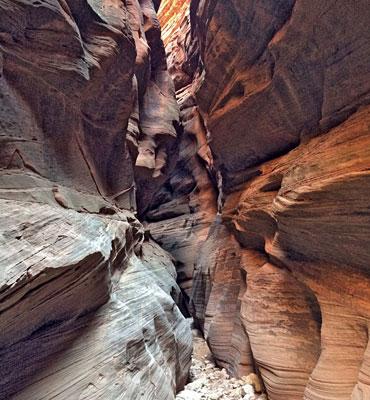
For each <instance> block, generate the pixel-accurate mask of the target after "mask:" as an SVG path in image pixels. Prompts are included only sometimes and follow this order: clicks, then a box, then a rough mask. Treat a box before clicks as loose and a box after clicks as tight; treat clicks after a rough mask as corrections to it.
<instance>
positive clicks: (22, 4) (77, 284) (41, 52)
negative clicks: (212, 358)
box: [0, 0, 191, 400]
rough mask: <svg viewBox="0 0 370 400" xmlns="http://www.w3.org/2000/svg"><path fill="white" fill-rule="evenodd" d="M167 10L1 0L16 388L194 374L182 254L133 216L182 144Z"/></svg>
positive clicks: (112, 389) (3, 288)
mask: <svg viewBox="0 0 370 400" xmlns="http://www.w3.org/2000/svg"><path fill="white" fill-rule="evenodd" d="M158 6H159V4H158V1H155V2H154V3H153V2H152V1H151V0H148V1H140V2H139V1H137V0H131V1H129V0H128V1H126V2H122V1H121V0H109V1H106V0H97V1H90V0H84V1H78V2H76V1H72V0H67V1H65V0H48V1H46V0H45V1H44V0H40V1H28V0H26V1H23V0H15V1H13V0H11V1H10V0H9V1H8V0H3V1H0V142H1V145H0V220H1V223H0V247H1V250H0V254H1V256H0V331H1V335H0V370H1V377H0V398H2V399H9V398H14V399H27V400H40V399H45V400H46V399H48V400H49V399H51V398H55V399H80V400H82V399H89V400H90V399H98V398H99V399H101V398H104V399H122V400H123V399H125V400H127V399H137V398H140V399H144V398H145V399H174V397H175V393H176V391H177V390H178V389H180V388H181V387H182V386H183V385H184V384H185V382H186V379H187V374H188V370H189V366H190V355H191V333H190V329H189V327H188V325H187V324H186V323H185V321H184V318H183V317H182V315H181V313H180V311H179V309H178V308H177V306H176V303H178V302H179V301H180V292H179V288H178V286H177V284H176V270H175V266H174V263H173V259H172V257H171V256H170V255H169V254H168V253H166V252H165V251H164V250H162V249H161V248H160V247H159V246H158V245H157V244H156V243H155V242H154V241H152V240H151V239H149V236H148V235H146V239H145V240H144V229H143V226H142V225H141V224H140V222H139V221H138V220H137V219H136V217H135V214H136V210H138V213H141V212H143V211H144V210H145V209H146V208H147V207H148V206H149V201H148V198H150V197H151V195H152V194H153V193H154V192H156V191H157V190H158V187H159V186H160V185H161V184H162V183H163V181H165V180H166V179H167V177H168V175H169V173H170V172H171V168H172V165H173V164H174V162H172V161H171V156H172V155H173V154H172V153H173V152H174V148H175V147H176V140H177V139H176V135H177V132H176V126H177V124H178V119H179V111H178V106H177V102H176V99H175V93H174V87H173V83H172V81H171V79H170V76H169V74H168V72H167V67H166V60H165V51H164V46H163V43H162V41H161V38H160V25H159V22H158V18H157V15H156V10H157V9H158ZM171 163H172V164H171ZM137 200H138V201H137Z"/></svg>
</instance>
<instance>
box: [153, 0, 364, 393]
mask: <svg viewBox="0 0 370 400" xmlns="http://www.w3.org/2000/svg"><path fill="white" fill-rule="evenodd" d="M180 3H181V4H177V3H176V2H171V1H163V2H162V6H161V7H162V8H161V9H160V11H159V16H160V20H161V24H162V26H163V29H164V31H165V32H172V37H171V38H166V43H167V44H166V51H167V57H168V68H169V72H170V74H171V76H172V77H173V79H174V83H175V87H176V90H177V97H178V99H179V103H180V117H181V120H182V129H183V138H182V143H183V144H182V146H185V144H184V143H187V142H188V141H190V140H193V142H194V146H193V149H190V147H187V149H188V155H187V156H186V159H187V160H190V159H191V157H192V158H193V159H194V160H196V161H197V162H198V163H199V165H200V166H201V168H202V171H203V172H202V174H203V176H204V179H208V180H209V184H212V187H213V194H212V196H213V207H211V208H210V207H205V206H204V204H205V203H204V202H203V201H202V202H201V204H202V205H203V209H204V214H199V208H193V207H192V204H193V202H194V198H197V199H201V198H202V196H205V195H206V193H207V191H206V190H205V189H204V187H203V186H202V184H201V183H200V182H201V181H200V180H198V178H197V177H199V176H201V173H200V172H199V173H197V174H196V177H194V174H192V173H191V172H188V171H187V169H186V168H181V171H182V173H183V179H182V180H181V181H180V182H176V180H175V179H174V178H172V181H167V183H166V186H164V187H162V188H161V193H162V194H163V193H164V190H165V189H166V190H167V194H168V196H167V197H166V198H165V197H164V196H162V197H161V199H162V200H161V202H157V203H156V204H152V210H151V215H152V216H153V215H156V216H157V217H158V216H160V215H161V213H164V212H165V210H166V208H168V207H171V209H172V205H173V204H176V209H177V214H176V215H171V214H170V213H168V212H166V213H165V214H166V216H165V217H163V214H162V217H158V219H159V220H160V221H157V222H154V223H153V222H152V219H151V218H150V216H149V215H148V221H150V223H149V229H150V230H151V231H152V232H153V235H155V237H156V238H157V239H158V241H159V242H160V243H161V244H162V246H163V247H164V248H165V249H167V250H168V251H170V252H172V254H173V255H174V256H175V258H177V259H178V260H179V261H180V271H186V272H184V273H183V276H184V279H183V280H181V279H180V285H181V286H182V287H183V289H184V290H185V291H186V292H187V293H188V294H189V293H190V299H189V308H190V311H191V312H192V313H193V315H194V318H195V319H196V321H197V322H198V324H199V326H200V327H201V328H202V330H203V332H204V335H205V337H206V338H207V341H208V343H209V345H210V347H211V349H212V352H213V354H214V356H215V357H216V360H217V362H218V364H219V365H221V366H225V367H226V368H227V369H228V371H229V372H231V373H233V374H234V375H238V374H239V375H241V374H245V373H246V372H250V371H252V370H253V369H256V370H257V371H258V373H259V374H261V377H262V379H263V382H264V385H265V387H266V390H267V393H268V396H269V399H270V400H288V399H294V400H298V399H302V398H304V399H310V400H341V399H343V400H345V399H346V400H348V399H352V400H359V399H363V400H364V399H370V381H369V376H370V369H369V354H368V353H369V350H368V349H369V342H368V340H369V334H368V332H369V320H370V319H369V318H370V314H369V310H370V302H369V294H370V293H369V288H370V276H369V265H370V257H369V250H370V230H369V226H370V212H369V210H370V208H369V204H370V203H369V195H370V192H369V189H370V175H369V171H370V143H369V138H370V135H369V134H370V56H369V55H370V41H369V39H370V28H369V27H370V25H369V21H370V7H369V6H370V4H369V2H368V1H367V0H359V1H356V2H347V1H341V0H339V1H316V0H313V1H309V2H308V1H303V0H291V1H276V0H264V1H253V0H244V1H227V2H225V1H217V0H212V1H211V0H192V1H191V2H190V4H189V10H190V12H185V11H184V10H183V8H182V3H183V2H180ZM171 5H172V9H171ZM178 14H180V15H182V16H183V19H182V21H181V23H179V22H178V19H179V17H178ZM174 15H176V18H175V19H173V17H172V16H174ZM184 94H186V96H185V95H184ZM183 100H184V101H183ZM200 138H201V139H200ZM191 153H192V156H191ZM180 154H181V152H180ZM182 154H184V153H182ZM186 165H189V162H188V163H187V164H186ZM180 167H181V166H180ZM193 171H194V170H193ZM191 176H192V178H191ZM189 177H190V178H189ZM185 179H192V182H194V183H193V187H192V188H191V191H190V186H189V191H190V192H189V194H187V196H188V202H186V198H184V197H183V195H182V194H181V195H180V194H178V193H177V191H178V190H179V188H181V185H182V184H183V182H184V181H185ZM189 182H190V181H189ZM210 192H211V191H210V189H208V193H210ZM157 196H158V195H157ZM207 198H208V199H209V198H210V197H209V196H207ZM217 198H218V208H219V211H221V212H220V213H219V215H216V216H215V214H216V212H217V209H215V206H216V202H217V200H216V199H217ZM171 204H172V205H171ZM170 205H171V206H170ZM221 209H222V210H221ZM180 214H181V216H180ZM194 219H196V222H192V223H191V224H190V221H193V220H194ZM212 220H213V221H212ZM183 221H184V222H183ZM200 227H203V228H202V229H200ZM226 228H227V229H226ZM180 230H181V233H180ZM181 235H182V238H181Z"/></svg>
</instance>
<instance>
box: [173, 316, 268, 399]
mask: <svg viewBox="0 0 370 400" xmlns="http://www.w3.org/2000/svg"><path fill="white" fill-rule="evenodd" d="M189 323H190V324H191V327H192V332H193V346H194V350H193V356H192V363H191V367H190V376H189V383H188V384H187V385H186V386H185V387H184V389H183V390H182V391H181V392H179V393H178V394H177V396H176V400H267V397H266V395H265V394H262V393H261V392H262V387H261V383H260V381H259V379H258V376H257V375H255V374H250V375H248V376H243V377H241V378H240V379H236V378H232V377H230V376H229V375H228V374H227V372H226V370H225V369H224V368H222V369H220V368H218V367H216V365H215V362H214V360H213V357H212V354H211V352H210V350H209V348H208V346H207V343H206V341H205V340H204V339H203V337H202V334H201V333H200V331H199V330H197V329H196V328H195V327H194V325H193V323H192V319H189Z"/></svg>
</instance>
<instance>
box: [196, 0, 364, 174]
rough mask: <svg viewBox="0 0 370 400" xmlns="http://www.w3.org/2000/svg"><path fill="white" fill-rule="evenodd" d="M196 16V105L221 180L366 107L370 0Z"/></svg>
mask: <svg viewBox="0 0 370 400" xmlns="http://www.w3.org/2000/svg"><path fill="white" fill-rule="evenodd" d="M197 3H198V4H197ZM193 11H194V12H193V16H192V20H193V21H195V25H194V28H193V29H194V31H195V34H196V35H197V39H198V41H199V42H200V46H199V47H200V57H201V68H200V69H199V78H198V79H197V84H196V85H197V94H196V97H197V103H198V105H199V107H200V109H201V110H202V112H203V113H204V114H205V119H206V121H207V126H208V129H209V131H210V132H211V135H212V144H211V148H212V151H213V152H214V153H215V154H216V156H217V159H218V164H219V165H220V166H222V168H223V170H224V173H225V174H227V173H229V174H230V175H232V174H234V173H236V172H239V171H240V172H242V171H245V169H246V168H248V167H250V166H252V165H256V164H258V163H260V162H262V161H265V160H266V159H269V158H272V157H274V156H276V155H280V154H281V153H284V152H287V151H289V150H290V149H291V148H293V147H295V146H297V145H298V144H299V143H300V141H301V140H302V139H304V138H305V137H306V136H312V135H317V134H320V133H323V132H326V131H328V130H329V129H330V128H331V127H333V126H335V125H337V124H338V123H340V122H342V121H343V120H345V119H346V118H348V116H349V115H351V114H352V113H353V112H355V111H356V109H357V108H358V106H359V105H361V104H363V103H366V102H368V101H369V92H370V81H369V79H368V78H369V74H370V64H369V62H368V60H369V51H370V42H369V39H370V31H369V29H368V21H369V18H370V9H369V4H368V1H367V0H360V1H358V2H356V6H355V7H353V6H352V4H349V3H348V2H347V1H345V0H340V1H336V2H321V1H319V0H314V1H310V2H309V4H308V3H307V2H304V1H295V0H289V1H285V0H284V1H275V0H267V1H263V2H262V3H260V2H254V1H237V0H235V1H228V2H222V1H212V2H211V1H208V0H201V1H194V5H193ZM225 143H227V146H225Z"/></svg>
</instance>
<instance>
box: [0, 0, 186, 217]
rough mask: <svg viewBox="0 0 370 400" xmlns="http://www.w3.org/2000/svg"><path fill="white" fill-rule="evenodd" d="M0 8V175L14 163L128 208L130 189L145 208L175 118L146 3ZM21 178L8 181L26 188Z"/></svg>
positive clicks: (10, 4)
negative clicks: (0, 143) (20, 181)
mask: <svg viewBox="0 0 370 400" xmlns="http://www.w3.org/2000/svg"><path fill="white" fill-rule="evenodd" d="M0 11H1V12H0V14H1V16H0V27H1V35H0V43H1V57H0V87H1V90H0V91H1V97H0V113H1V121H2V122H1V128H2V129H1V141H2V143H3V144H2V147H1V148H0V152H1V153H0V154H1V157H0V159H1V161H0V168H1V176H3V174H4V173H6V174H8V173H9V172H10V171H11V172H18V171H19V170H21V171H22V175H27V177H28V176H29V175H31V176H32V177H33V178H27V179H31V180H33V179H36V180H39V179H42V178H46V179H47V180H49V181H51V182H53V184H54V185H55V186H56V189H55V190H57V189H58V186H62V187H67V188H70V189H74V190H77V191H82V192H84V193H86V194H93V195H101V196H102V197H103V198H105V199H106V200H109V201H111V202H113V203H114V204H116V205H117V206H119V207H121V208H127V209H131V208H132V209H136V199H135V192H136V188H137V190H138V191H139V194H140V196H138V198H139V199H140V204H139V208H140V207H142V208H144V205H143V200H144V199H146V198H147V196H150V193H151V192H153V191H154V190H156V188H157V186H158V185H160V184H161V183H163V182H162V180H163V178H162V180H161V179H159V177H160V176H161V175H162V174H163V173H164V169H165V167H166V166H168V164H169V158H170V157H169V155H170V154H169V153H170V150H171V148H172V146H173V142H174V137H175V136H176V130H175V127H174V124H176V123H177V121H178V118H179V117H178V109H177V104H176V100H175V97H174V90H173V84H172V82H171V81H170V78H169V75H168V72H167V71H166V69H167V68H166V61H165V52H164V47H163V43H162V41H161V39H160V25H159V22H158V18H157V15H156V13H155V10H154V5H153V3H152V2H151V1H146V2H144V1H142V2H140V3H139V2H138V1H137V0H131V1H128V2H127V6H125V5H124V3H123V2H122V1H121V0H113V1H105V0H99V1H93V2H89V1H82V2H75V1H58V0H52V1H43V0H41V1H40V3H36V4H34V3H33V2H31V1H20V0H16V1H13V0H11V1H8V0H4V1H2V2H1V4H0ZM144 21H145V22H144ZM127 131H128V132H127ZM126 133H128V134H127V141H126ZM135 164H136V166H137V167H134V165H135ZM167 169H169V168H167ZM167 172H169V171H167ZM34 175H36V176H34ZM148 176H149V177H150V180H149V183H148ZM134 177H136V183H135V182H134ZM19 179H26V178H24V177H22V178H20V177H19V176H14V177H12V179H11V181H12V187H11V189H15V188H18V186H20V187H22V188H24V187H25V185H27V186H29V189H31V190H32V189H34V186H35V183H34V182H30V183H26V182H22V183H19ZM42 185H43V190H45V191H50V188H47V187H46V186H47V185H46V184H42ZM4 188H5V189H9V186H7V185H5V184H4V185H3V184H2V185H1V186H0V189H4ZM142 199H143V200H142ZM57 201H58V203H62V205H65V206H66V207H67V208H69V207H70V204H65V203H66V202H67V203H68V199H67V200H66V199H64V198H60V199H58V200H57Z"/></svg>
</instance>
